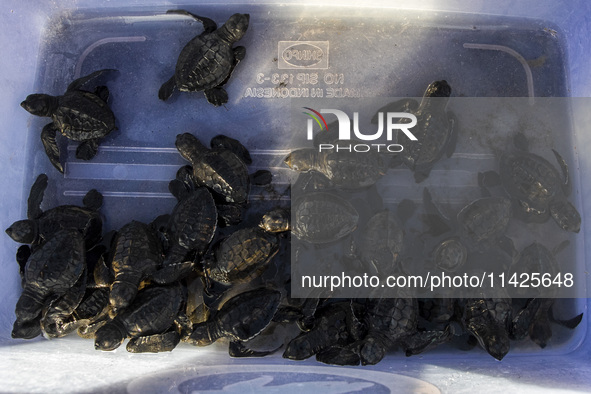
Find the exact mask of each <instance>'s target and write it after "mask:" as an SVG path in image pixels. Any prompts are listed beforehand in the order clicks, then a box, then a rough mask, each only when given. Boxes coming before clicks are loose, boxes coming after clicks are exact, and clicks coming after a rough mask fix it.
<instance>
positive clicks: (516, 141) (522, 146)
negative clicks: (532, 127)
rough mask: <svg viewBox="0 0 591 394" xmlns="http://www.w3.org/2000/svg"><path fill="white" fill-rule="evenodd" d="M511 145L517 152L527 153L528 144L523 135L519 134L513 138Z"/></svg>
mask: <svg viewBox="0 0 591 394" xmlns="http://www.w3.org/2000/svg"><path fill="white" fill-rule="evenodd" d="M513 145H515V147H516V148H517V149H519V150H522V151H524V152H529V142H528V140H527V137H526V136H525V134H523V133H521V132H519V133H515V135H514V136H513Z"/></svg>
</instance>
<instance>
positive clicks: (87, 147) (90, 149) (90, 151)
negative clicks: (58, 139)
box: [76, 138, 99, 160]
mask: <svg viewBox="0 0 591 394" xmlns="http://www.w3.org/2000/svg"><path fill="white" fill-rule="evenodd" d="M98 146H99V139H98V138H93V139H91V140H86V141H83V142H81V143H80V145H78V148H77V149H76V158H77V159H80V160H90V159H92V158H93V157H94V156H96V153H97V152H98Z"/></svg>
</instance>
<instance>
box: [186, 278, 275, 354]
mask: <svg viewBox="0 0 591 394" xmlns="http://www.w3.org/2000/svg"><path fill="white" fill-rule="evenodd" d="M280 301H281V293H280V292H278V291H277V290H272V289H267V288H258V289H255V290H250V291H247V292H244V293H240V294H238V295H236V296H234V297H232V298H230V299H229V300H228V301H226V302H225V303H224V305H222V307H221V308H220V310H219V311H217V312H214V313H212V315H211V316H210V317H209V319H208V320H207V321H206V322H203V323H199V324H197V325H196V326H195V329H194V331H193V333H192V334H191V336H190V338H189V340H188V342H189V343H191V344H193V345H196V346H207V345H209V344H211V343H213V342H215V341H216V340H218V339H219V338H224V337H227V338H230V339H233V340H238V341H247V340H249V339H252V338H254V337H255V336H257V335H258V334H260V332H261V331H263V330H264V329H265V328H266V327H267V326H268V325H269V323H271V319H273V316H274V315H275V312H276V311H277V308H278V307H279V302H280Z"/></svg>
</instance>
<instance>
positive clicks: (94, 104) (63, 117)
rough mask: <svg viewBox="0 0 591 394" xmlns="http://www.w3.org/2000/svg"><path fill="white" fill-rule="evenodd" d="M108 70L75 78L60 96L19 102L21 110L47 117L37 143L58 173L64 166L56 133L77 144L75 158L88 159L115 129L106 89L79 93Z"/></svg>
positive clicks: (103, 87) (28, 98)
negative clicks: (46, 123) (50, 120)
mask: <svg viewBox="0 0 591 394" xmlns="http://www.w3.org/2000/svg"><path fill="white" fill-rule="evenodd" d="M110 71H115V70H99V71H95V72H93V73H92V74H89V75H87V76H85V77H82V78H78V79H77V80H75V81H74V82H72V83H71V84H70V85H69V86H68V89H67V90H66V93H64V94H63V95H62V96H50V95H48V94H31V95H29V96H27V98H26V99H25V101H23V102H22V103H21V107H23V108H24V109H26V110H27V111H28V112H30V113H31V114H33V115H37V116H47V117H51V119H52V121H53V122H52V123H49V124H48V125H46V126H45V127H44V128H43V131H42V132H41V142H43V147H44V148H45V153H46V154H47V156H48V157H49V161H50V162H51V164H52V165H53V166H54V167H55V168H57V169H58V171H59V172H61V173H63V172H64V167H63V166H62V164H61V162H60V150H59V147H58V144H57V142H56V140H55V134H56V132H58V131H59V132H60V133H61V134H62V135H63V136H64V137H66V138H68V139H70V140H73V141H79V142H80V145H78V149H76V158H78V159H82V160H90V159H92V158H93V157H94V156H95V155H96V152H97V150H98V145H99V141H100V139H101V138H103V137H105V136H106V135H107V134H109V133H110V132H111V131H113V130H115V129H117V127H116V126H115V115H114V114H113V112H112V111H111V109H110V108H109V106H108V104H107V100H108V98H109V89H108V88H107V87H106V86H98V87H97V88H96V89H95V90H94V92H89V91H86V90H82V87H83V86H84V85H86V84H87V83H88V82H89V81H91V80H92V79H95V78H97V77H98V76H100V75H102V74H103V73H105V72H110Z"/></svg>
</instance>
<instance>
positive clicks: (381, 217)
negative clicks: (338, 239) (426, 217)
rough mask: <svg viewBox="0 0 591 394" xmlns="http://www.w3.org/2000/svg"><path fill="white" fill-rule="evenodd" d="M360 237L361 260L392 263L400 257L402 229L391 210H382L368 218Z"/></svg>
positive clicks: (402, 238) (402, 245)
mask: <svg viewBox="0 0 591 394" xmlns="http://www.w3.org/2000/svg"><path fill="white" fill-rule="evenodd" d="M361 239H362V241H361V242H362V244H361V248H362V259H363V260H365V261H366V262H372V263H374V264H376V265H377V266H379V265H380V264H378V263H383V264H388V265H392V264H396V263H397V262H398V261H399V259H400V254H401V253H402V250H403V247H404V230H403V228H402V226H401V225H400V223H399V222H398V220H397V218H396V216H395V215H394V214H393V213H392V212H390V211H382V212H378V213H377V214H375V215H374V216H373V217H371V218H370V219H369V221H368V222H367V225H366V227H365V231H364V233H363V234H362V236H361ZM382 267H383V266H382Z"/></svg>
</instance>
